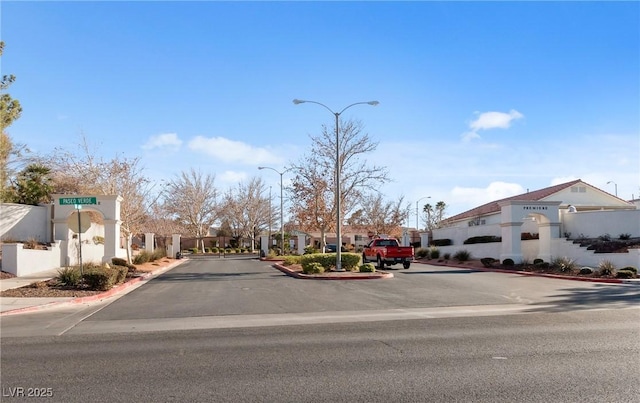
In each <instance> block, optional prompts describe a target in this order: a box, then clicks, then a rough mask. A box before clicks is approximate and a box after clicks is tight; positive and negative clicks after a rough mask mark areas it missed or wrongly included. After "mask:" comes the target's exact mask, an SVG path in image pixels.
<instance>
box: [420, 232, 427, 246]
mask: <svg viewBox="0 0 640 403" xmlns="http://www.w3.org/2000/svg"><path fill="white" fill-rule="evenodd" d="M420 247H422V248H428V247H429V233H428V232H421V233H420Z"/></svg>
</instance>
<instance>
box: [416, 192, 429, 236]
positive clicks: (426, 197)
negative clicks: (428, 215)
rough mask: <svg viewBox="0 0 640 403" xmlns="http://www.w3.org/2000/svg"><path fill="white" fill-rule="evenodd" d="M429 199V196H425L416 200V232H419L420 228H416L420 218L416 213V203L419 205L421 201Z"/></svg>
mask: <svg viewBox="0 0 640 403" xmlns="http://www.w3.org/2000/svg"><path fill="white" fill-rule="evenodd" d="M430 198H431V196H425V197H422V198H420V199H418V200H416V231H419V230H420V228H419V227H418V218H419V217H420V215H419V213H418V203H420V201H421V200H424V199H430Z"/></svg>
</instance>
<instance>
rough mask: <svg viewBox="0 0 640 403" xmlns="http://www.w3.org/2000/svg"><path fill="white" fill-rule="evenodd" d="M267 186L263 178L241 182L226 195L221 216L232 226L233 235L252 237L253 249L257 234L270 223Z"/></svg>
mask: <svg viewBox="0 0 640 403" xmlns="http://www.w3.org/2000/svg"><path fill="white" fill-rule="evenodd" d="M265 189H266V186H265V184H264V182H263V181H262V179H260V178H257V177H253V178H251V179H250V180H249V182H248V183H244V182H242V183H239V184H238V186H237V188H235V189H230V190H229V191H228V192H227V193H226V194H225V196H224V201H223V207H222V209H221V214H220V217H221V219H223V220H224V221H225V222H227V223H228V224H229V226H230V228H231V233H232V236H234V237H236V238H250V239H251V250H252V251H253V248H254V247H255V243H256V241H255V240H256V236H257V235H259V234H260V232H261V231H262V230H264V229H265V228H266V227H267V226H268V224H269V214H270V212H269V199H268V198H267V197H265V196H264V193H265Z"/></svg>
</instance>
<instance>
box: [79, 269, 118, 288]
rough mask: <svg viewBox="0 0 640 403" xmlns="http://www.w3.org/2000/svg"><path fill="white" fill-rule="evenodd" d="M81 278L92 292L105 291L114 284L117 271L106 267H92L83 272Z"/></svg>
mask: <svg viewBox="0 0 640 403" xmlns="http://www.w3.org/2000/svg"><path fill="white" fill-rule="evenodd" d="M82 278H83V280H84V282H85V283H86V284H87V286H88V287H89V288H91V289H92V290H99V291H107V290H109V289H111V287H113V285H114V284H115V283H116V280H117V278H118V271H117V270H113V269H110V268H106V267H101V266H94V267H90V268H89V269H88V270H87V271H86V272H84V273H83V276H82Z"/></svg>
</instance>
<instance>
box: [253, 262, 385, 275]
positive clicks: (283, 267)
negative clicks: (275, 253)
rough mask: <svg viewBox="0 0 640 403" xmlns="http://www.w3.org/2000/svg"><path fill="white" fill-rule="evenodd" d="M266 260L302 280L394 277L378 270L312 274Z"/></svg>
mask: <svg viewBox="0 0 640 403" xmlns="http://www.w3.org/2000/svg"><path fill="white" fill-rule="evenodd" d="M265 261H268V262H273V267H275V268H276V269H278V270H280V271H281V272H283V273H285V274H286V275H288V276H291V277H294V278H298V279H301V280H382V279H388V278H393V273H387V272H384V271H380V272H376V273H377V274H376V273H371V274H364V273H362V274H350V275H348V276H340V275H337V274H336V275H331V272H329V274H325V275H321V276H314V275H310V274H303V273H299V272H296V271H293V270H289V269H288V268H287V267H286V266H283V265H281V264H280V263H279V262H278V261H272V260H265Z"/></svg>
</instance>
